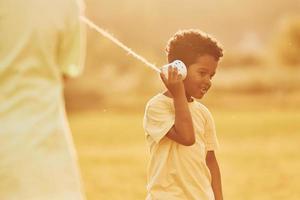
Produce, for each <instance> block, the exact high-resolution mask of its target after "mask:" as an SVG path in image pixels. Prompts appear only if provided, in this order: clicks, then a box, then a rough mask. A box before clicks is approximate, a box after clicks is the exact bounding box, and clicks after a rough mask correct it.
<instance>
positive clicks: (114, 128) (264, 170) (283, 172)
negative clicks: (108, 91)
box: [69, 108, 300, 200]
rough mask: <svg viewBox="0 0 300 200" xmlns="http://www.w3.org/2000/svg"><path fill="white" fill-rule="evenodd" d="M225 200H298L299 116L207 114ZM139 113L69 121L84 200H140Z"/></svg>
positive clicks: (80, 115)
mask: <svg viewBox="0 0 300 200" xmlns="http://www.w3.org/2000/svg"><path fill="white" fill-rule="evenodd" d="M212 113H213V115H214V117H215V121H216V125H217V131H218V137H219V141H220V144H221V149H220V150H219V151H218V153H217V156H218V160H219V163H220V167H221V173H222V178H223V190H224V196H225V199H228V200H299V199H300V192H299V188H300V171H299V169H300V154H299V152H300V151H299V150H300V148H299V146H300V123H299V122H300V110H294V109H289V110H283V109H277V110H276V109H275V110H274V109H268V110H264V109H246V108H245V109H236V110H212ZM142 115H143V113H142V111H141V112H135V113H131V114H129V113H125V112H113V111H109V110H100V111H98V112H96V111H94V112H77V113H73V114H71V115H70V116H69V119H70V124H71V128H72V131H73V134H74V140H75V143H76V147H77V150H78V154H79V160H80V166H81V170H82V176H83V181H84V183H85V189H86V193H87V196H88V200H102V199H105V200H106V199H109V200H142V199H144V197H145V183H146V166H147V158H148V152H147V149H146V147H145V141H144V134H143V130H142Z"/></svg>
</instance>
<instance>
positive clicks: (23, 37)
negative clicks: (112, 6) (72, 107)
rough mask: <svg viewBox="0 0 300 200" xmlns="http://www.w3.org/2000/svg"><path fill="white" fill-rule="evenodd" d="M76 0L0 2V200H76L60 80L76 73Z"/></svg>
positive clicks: (79, 64) (79, 7)
mask: <svg viewBox="0 0 300 200" xmlns="http://www.w3.org/2000/svg"><path fill="white" fill-rule="evenodd" d="M83 6H84V5H83V1H81V0H51V1H45V0H1V1H0V30H1V31H0V199H1V200H84V199H85V195H84V192H83V189H82V184H81V181H80V179H81V178H80V173H79V168H78V163H77V155H76V151H75V148H74V144H73V140H72V135H71V132H70V128H69V125H68V121H67V118H66V114H65V102H64V96H63V87H64V78H63V77H64V76H68V77H69V76H71V77H74V76H77V75H79V74H80V73H81V71H82V69H83V62H84V54H85V28H84V25H83V24H82V23H81V22H80V21H79V16H80V15H82V14H83V11H84V9H83Z"/></svg>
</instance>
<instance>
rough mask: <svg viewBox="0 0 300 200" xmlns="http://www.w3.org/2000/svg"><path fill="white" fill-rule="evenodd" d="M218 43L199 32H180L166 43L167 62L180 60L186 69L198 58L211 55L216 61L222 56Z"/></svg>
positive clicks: (192, 30)
mask: <svg viewBox="0 0 300 200" xmlns="http://www.w3.org/2000/svg"><path fill="white" fill-rule="evenodd" d="M222 51H223V50H222V48H221V46H220V45H219V44H218V42H217V41H216V40H215V39H213V38H212V37H211V36H209V35H208V34H206V33H203V32H202V31H200V30H194V29H190V30H181V31H178V32H176V33H175V35H174V36H173V37H171V38H170V40H169V41H168V44H167V47H166V52H167V56H168V62H169V63H171V62H173V61H174V60H181V61H182V62H184V64H185V65H186V66H187V67H188V66H190V65H191V64H193V63H195V62H196V59H197V58H198V56H201V55H206V54H208V55H211V56H213V57H214V58H215V59H216V61H219V59H220V58H221V57H222V56H223V53H222Z"/></svg>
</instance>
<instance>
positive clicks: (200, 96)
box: [192, 94, 205, 99]
mask: <svg viewBox="0 0 300 200" xmlns="http://www.w3.org/2000/svg"><path fill="white" fill-rule="evenodd" d="M204 95H205V94H195V95H192V96H193V97H194V98H195V99H202V98H203V97H204Z"/></svg>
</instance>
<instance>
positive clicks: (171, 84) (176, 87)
mask: <svg viewBox="0 0 300 200" xmlns="http://www.w3.org/2000/svg"><path fill="white" fill-rule="evenodd" d="M160 77H161V79H162V81H163V83H164V84H165V86H166V87H167V89H168V90H169V92H170V93H171V95H172V96H173V98H177V97H182V96H185V90H184V85H183V80H182V75H181V74H179V73H178V69H177V68H175V67H172V66H169V68H168V78H167V77H166V76H165V75H164V74H163V73H160Z"/></svg>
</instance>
